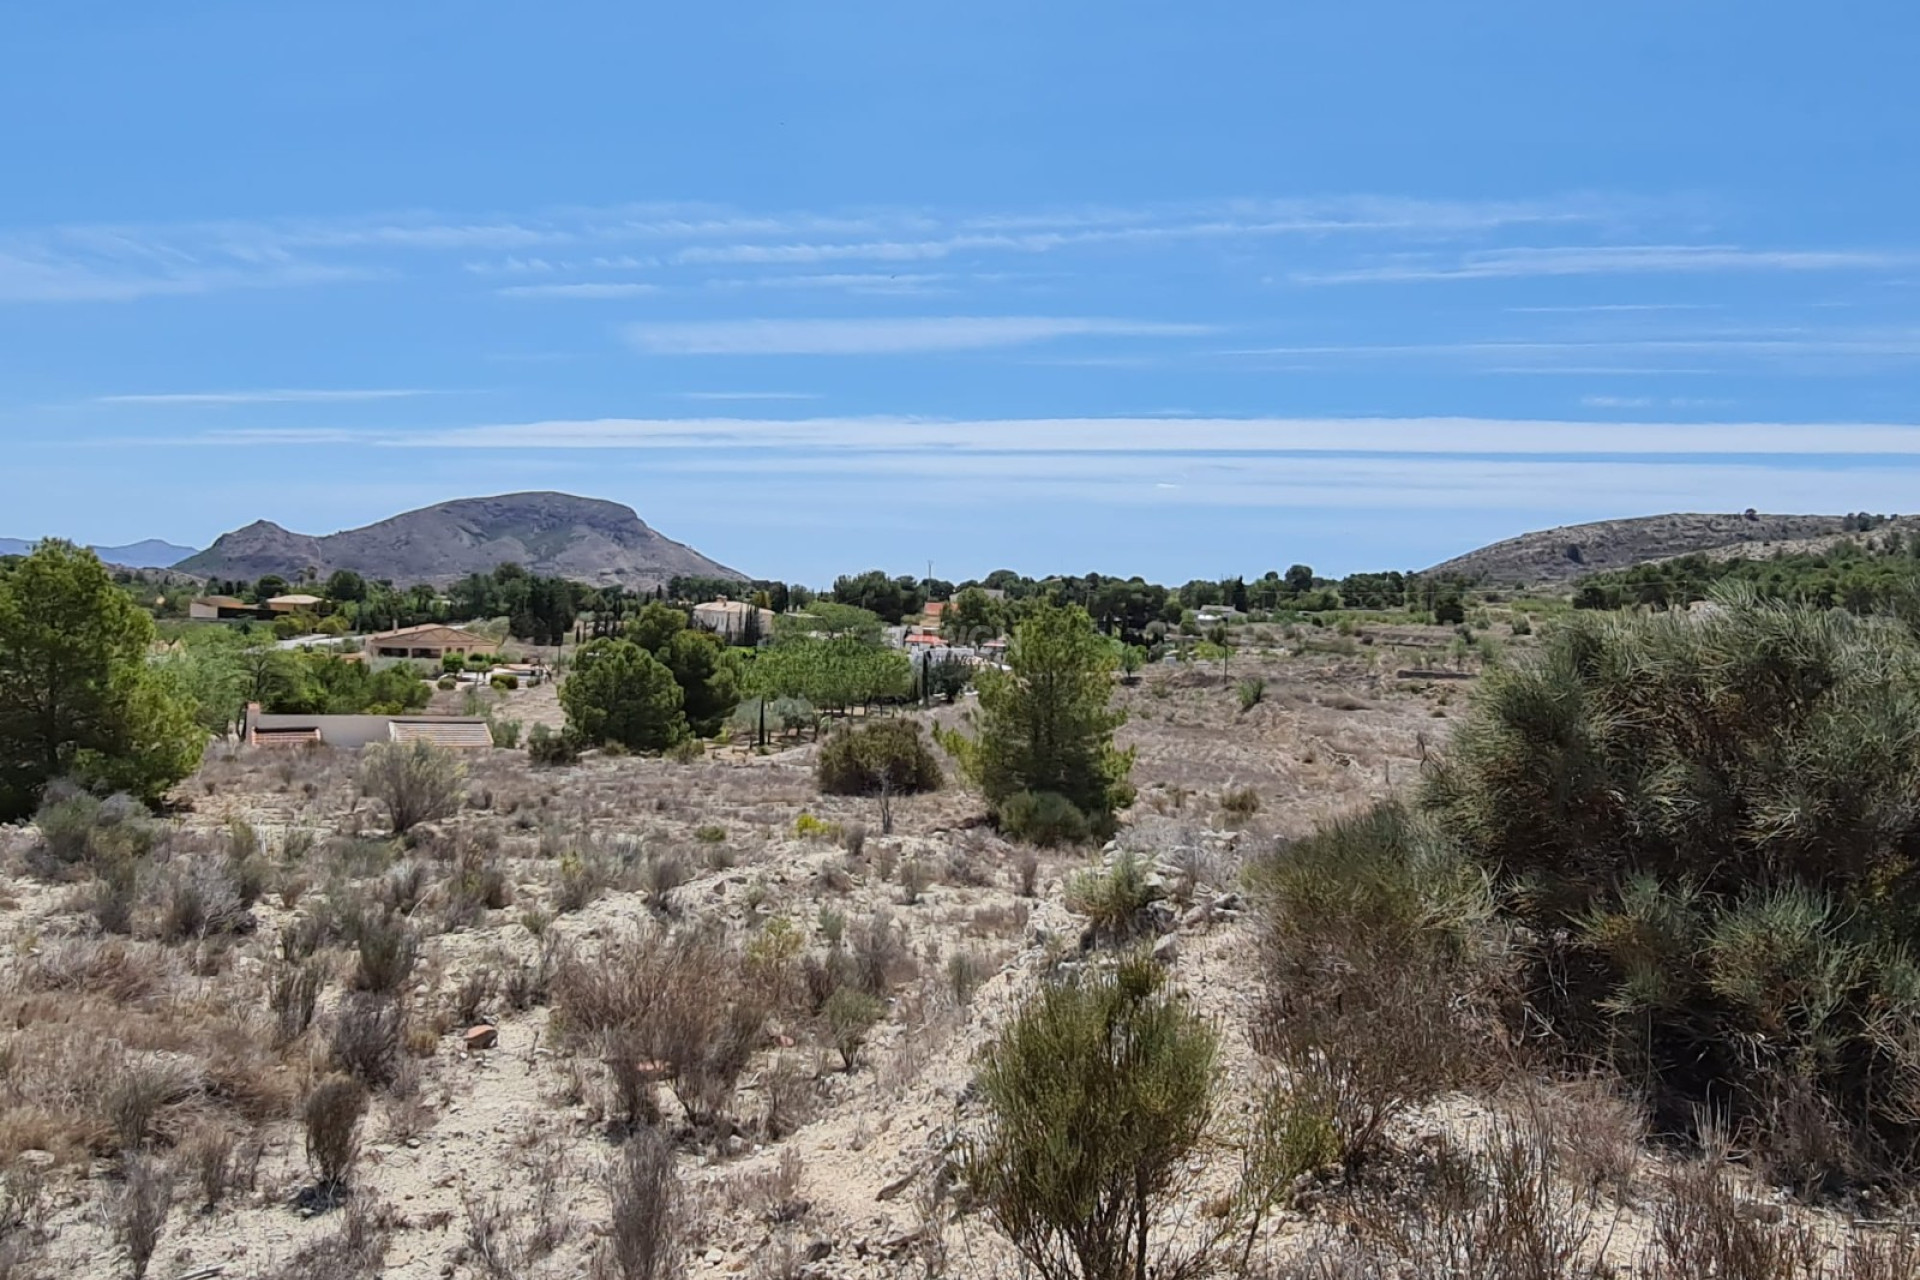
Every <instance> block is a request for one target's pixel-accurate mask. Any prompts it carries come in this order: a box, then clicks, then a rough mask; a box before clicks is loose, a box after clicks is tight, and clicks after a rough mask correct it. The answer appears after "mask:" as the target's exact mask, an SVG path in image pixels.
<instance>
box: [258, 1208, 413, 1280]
mask: <svg viewBox="0 0 1920 1280" xmlns="http://www.w3.org/2000/svg"><path fill="white" fill-rule="evenodd" d="M392 1235H393V1224H392V1222H391V1220H390V1215H389V1214H388V1213H387V1212H386V1211H384V1210H382V1209H380V1208H378V1207H376V1206H374V1205H371V1204H366V1203H363V1202H359V1201H355V1202H352V1203H350V1204H348V1206H347V1211H346V1213H345V1214H343V1215H341V1219H340V1226H339V1229H338V1230H337V1231H335V1232H334V1234H333V1235H331V1236H329V1237H327V1238H326V1239H323V1240H319V1241H317V1242H315V1243H313V1244H309V1245H307V1246H306V1247H304V1248H302V1249H300V1250H299V1251H298V1252H296V1253H295V1254H294V1255H293V1256H292V1257H291V1258H289V1259H287V1260H286V1262H284V1263H282V1264H281V1265H280V1266H279V1268H278V1269H276V1270H275V1271H273V1272H272V1273H270V1274H269V1275H268V1276H267V1277H265V1280H381V1277H382V1276H384V1275H385V1274H386V1259H387V1245H388V1242H389V1241H390V1240H391V1239H392Z"/></svg>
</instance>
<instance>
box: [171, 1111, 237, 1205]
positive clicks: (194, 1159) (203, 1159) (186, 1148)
mask: <svg viewBox="0 0 1920 1280" xmlns="http://www.w3.org/2000/svg"><path fill="white" fill-rule="evenodd" d="M175 1159H176V1161H177V1163H178V1164H179V1165H180V1166H181V1167H182V1168H183V1169H185V1170H186V1172H187V1174H188V1175H189V1176H190V1177H191V1178H192V1179H193V1183H194V1188H195V1189H196V1190H197V1191H198V1192H199V1193H200V1208H201V1210H202V1211H203V1212H205V1211H209V1210H212V1209H213V1208H215V1207H216V1206H218V1205H219V1203H220V1201H221V1200H222V1199H224V1198H225V1196H226V1194H227V1188H229V1187H231V1186H233V1185H234V1184H235V1182H236V1181H238V1179H239V1168H238V1152H237V1151H236V1149H235V1145H234V1141H233V1131H232V1130H231V1129H229V1128H227V1127H226V1126H225V1125H223V1124H220V1123H219V1122H218V1121H213V1120H207V1121H203V1122H201V1123H200V1124H199V1125H198V1126H197V1127H195V1128H194V1130H193V1131H192V1132H191V1133H189V1134H188V1135H187V1136H186V1138H185V1140H183V1141H182V1142H181V1143H180V1145H179V1147H178V1148H177V1149H176V1151H175Z"/></svg>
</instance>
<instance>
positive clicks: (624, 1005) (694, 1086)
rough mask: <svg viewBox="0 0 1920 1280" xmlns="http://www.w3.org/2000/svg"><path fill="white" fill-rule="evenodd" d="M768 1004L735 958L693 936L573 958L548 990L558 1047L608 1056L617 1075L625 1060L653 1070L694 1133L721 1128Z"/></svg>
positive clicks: (705, 937) (625, 943)
mask: <svg viewBox="0 0 1920 1280" xmlns="http://www.w3.org/2000/svg"><path fill="white" fill-rule="evenodd" d="M770 998H771V997H770V995H769V993H767V992H765V991H763V990H762V989H760V988H759V986H758V985H757V984H755V983H753V982H751V981H749V980H748V978H747V974H746V970H745V967H744V964H743V960H742V957H741V956H740V954H739V953H738V952H737V951H735V950H734V949H733V948H731V947H729V946H727V945H726V944H725V942H723V941H722V940H721V939H719V938H718V937H716V936H715V935H713V934H712V933H709V932H696V931H681V932H678V933H666V932H664V931H653V932H647V933H638V934H633V935H630V936H628V937H626V938H622V939H616V940H614V941H611V942H608V943H606V944H603V945H602V946H601V947H600V948H599V950H598V951H597V953H595V954H593V955H591V956H588V955H582V954H579V953H575V954H573V955H570V956H568V957H567V958H566V959H565V960H564V961H562V963H561V964H560V966H559V969H558V971H557V972H556V974H555V979H554V984H553V1003H554V1011H555V1018H556V1020H557V1022H558V1023H559V1033H560V1034H561V1036H562V1038H563V1040H565V1041H567V1042H570V1043H571V1044H573V1045H574V1046H575V1047H589V1048H593V1049H609V1048H610V1051H611V1052H612V1053H613V1054H614V1055H617V1063H616V1070H617V1071H618V1072H619V1073H621V1074H622V1075H625V1074H627V1073H628V1067H627V1065H626V1062H627V1058H628V1057H629V1056H633V1057H636V1058H638V1059H640V1060H644V1061H646V1062H651V1063H656V1064H659V1069H660V1071H661V1073H662V1074H663V1075H664V1077H665V1079H666V1081H667V1083H668V1085H669V1087H670V1088H671V1089H672V1090H673V1093H674V1096H675V1097H676V1098H677V1099H678V1100H679V1102H680V1104H681V1107H682V1109H683V1110H684V1111H685V1112H686V1115H687V1119H688V1122H689V1123H690V1124H691V1125H693V1127H694V1128H695V1129H696V1130H707V1129H710V1128H724V1127H726V1121H725V1116H724V1112H725V1110H726V1108H727V1106H728V1104H729V1103H730V1102H731V1100H732V1097H733V1093H734V1090H735V1088H736V1086H737V1085H738V1083H739V1079H740V1075H741V1073H742V1072H743V1071H745V1069H746V1066H747V1062H748V1061H749V1059H750V1058H751V1057H752V1055H753V1052H754V1050H755V1048H757V1047H758V1045H759V1043H760V1040H761V1038H762V1036H763V1034H764V1032H765V1028H766V1019H767V1014H768V1011H769V1004H768V1001H769V999H770ZM609 1034H611V1035H612V1036H613V1037H614V1039H613V1043H612V1045H611V1046H609V1045H608V1044H607V1043H606V1038H607V1037H608V1036H609ZM630 1087H631V1082H629V1085H628V1086H623V1087H622V1092H623V1094H624V1093H627V1092H629V1091H630ZM635 1110H641V1111H643V1110H644V1107H643V1106H641V1107H636V1108H635Z"/></svg>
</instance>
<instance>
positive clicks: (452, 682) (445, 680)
mask: <svg viewBox="0 0 1920 1280" xmlns="http://www.w3.org/2000/svg"><path fill="white" fill-rule="evenodd" d="M433 683H434V687H435V688H436V689H438V690H440V692H442V693H452V692H453V691H454V690H455V689H458V688H459V687H460V682H459V681H458V680H456V679H454V678H453V677H452V676H441V677H440V678H439V679H438V680H436V681H434V682H433Z"/></svg>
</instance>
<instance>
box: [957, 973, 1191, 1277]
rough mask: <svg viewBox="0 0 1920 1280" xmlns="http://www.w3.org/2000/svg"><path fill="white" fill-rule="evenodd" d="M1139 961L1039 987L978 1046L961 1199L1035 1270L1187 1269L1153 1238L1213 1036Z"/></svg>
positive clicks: (1171, 1192) (1177, 1179)
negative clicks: (976, 1112) (982, 1117)
mask: <svg viewBox="0 0 1920 1280" xmlns="http://www.w3.org/2000/svg"><path fill="white" fill-rule="evenodd" d="M1161 984H1162V978H1161V976H1160V973H1159V971H1158V970H1157V968H1156V967H1155V966H1154V965H1152V964H1151V963H1147V962H1140V961H1133V962H1128V963H1127V964H1125V965H1123V966H1121V968H1120V969H1119V970H1118V971H1117V972H1110V973H1095V974H1089V975H1087V976H1084V977H1081V978H1079V979H1077V980H1074V981H1069V982H1064V983H1059V984H1053V985H1048V986H1046V987H1043V988H1042V989H1041V990H1040V991H1039V992H1038V993H1037V994H1036V995H1034V996H1033V997H1032V998H1031V999H1029V1000H1028V1001H1027V1003H1026V1005H1025V1006H1024V1007H1022V1008H1021V1010H1020V1011H1019V1012H1018V1013H1017V1014H1015V1015H1014V1017H1013V1019H1012V1021H1011V1022H1010V1023H1009V1024H1008V1026H1007V1028H1006V1030H1005V1031H1003V1032H1002V1033H1001V1035H1000V1037H999V1039H998V1040H996V1041H995V1042H994V1043H993V1044H992V1045H990V1046H989V1047H988V1048H987V1050H986V1051H985V1052H984V1053H983V1054H982V1055H981V1059H980V1072H979V1077H978V1085H979V1090H980V1095H981V1097H982V1099H983V1101H984V1102H985V1105H986V1112H987V1119H986V1122H985V1125H984V1127H983V1129H982V1130H981V1131H980V1132H978V1133H977V1134H975V1135H974V1136H973V1138H972V1139H971V1140H970V1141H969V1142H967V1143H966V1145H965V1147H964V1149H963V1154H962V1157H961V1160H960V1168H961V1173H962V1177H963V1178H964V1179H965V1181H966V1184H967V1187H968V1189H969V1191H970V1192H971V1194H972V1195H973V1197H974V1199H975V1202H976V1203H977V1204H978V1205H980V1207H981V1208H982V1209H984V1210H985V1212H986V1214H987V1217H988V1219H989V1220H990V1221H992V1222H993V1224H994V1225H995V1226H996V1227H997V1228H998V1229H999V1230H1000V1231H1001V1232H1002V1233H1003V1234H1004V1235H1005V1236H1006V1237H1007V1239H1008V1240H1009V1241H1011V1242H1012V1244H1013V1246H1014V1247H1015V1248H1016V1249H1017V1250H1019V1252H1020V1254H1021V1256H1022V1257H1023V1258H1024V1259H1026V1261H1027V1262H1028V1264H1029V1265H1031V1266H1032V1267H1033V1269H1034V1271H1035V1272H1036V1273H1037V1274H1038V1275H1040V1276H1042V1277H1044V1278H1045V1280H1127V1278H1129V1277H1134V1276H1137V1275H1144V1274H1164V1275H1186V1274H1198V1273H1199V1270H1200V1266H1199V1260H1198V1259H1197V1258H1194V1257H1193V1256H1191V1255H1190V1254H1189V1255H1186V1256H1182V1255H1180V1254H1179V1253H1177V1252H1176V1249H1177V1246H1175V1245H1174V1244H1173V1243H1172V1242H1170V1241H1155V1240H1154V1238H1153V1232H1154V1231H1155V1230H1156V1229H1157V1228H1160V1227H1162V1226H1164V1223H1163V1221H1162V1218H1163V1214H1164V1212H1165V1211H1166V1209H1167V1207H1168V1206H1169V1205H1170V1204H1172V1203H1174V1202H1176V1201H1177V1200H1178V1199H1180V1197H1181V1194H1182V1192H1184V1191H1186V1190H1187V1188H1186V1187H1185V1186H1184V1185H1183V1184H1182V1179H1183V1176H1184V1175H1185V1172H1186V1167H1187V1163H1188V1160H1189V1158H1190V1157H1191V1156H1192V1154H1193V1153H1194V1152H1195V1151H1196V1150H1197V1149H1198V1148H1199V1146H1200V1144H1201V1143H1202V1141H1203V1140H1204V1139H1205V1137H1206V1133H1207V1130H1208V1127H1209V1125H1210V1123H1211V1120H1212V1115H1213V1103H1214V1091H1215V1076H1216V1059H1217V1054H1218V1040H1217V1037H1216V1036H1215V1035H1214V1033H1213V1031H1212V1030H1211V1029H1210V1028H1209V1027H1208V1026H1207V1024H1206V1023H1205V1022H1204V1021H1203V1020H1202V1019H1201V1018H1200V1017H1199V1016H1197V1015H1196V1014H1194V1013H1193V1012H1192V1011H1190V1010H1189V1009H1188V1008H1187V1007H1186V1006H1185V1004H1184V1003H1182V1001H1181V1000H1180V999H1179V998H1178V997H1176V996H1174V995H1173V994H1171V993H1169V992H1167V991H1165V990H1164V989H1163V988H1162V985H1161Z"/></svg>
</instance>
